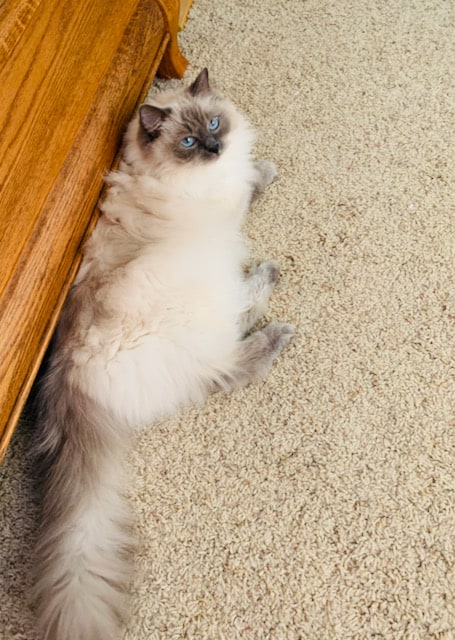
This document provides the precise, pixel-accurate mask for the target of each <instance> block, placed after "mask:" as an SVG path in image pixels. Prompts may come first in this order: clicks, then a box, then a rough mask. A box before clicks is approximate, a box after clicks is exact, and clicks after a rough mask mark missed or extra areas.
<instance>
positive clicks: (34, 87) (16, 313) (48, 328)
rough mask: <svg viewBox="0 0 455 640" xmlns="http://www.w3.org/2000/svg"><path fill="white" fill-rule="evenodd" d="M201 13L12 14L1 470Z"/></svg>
mask: <svg viewBox="0 0 455 640" xmlns="http://www.w3.org/2000/svg"><path fill="white" fill-rule="evenodd" d="M190 3H191V0H183V2H182V3H181V2H179V0H109V1H105V0H102V1H99V2H93V0H8V1H7V2H6V3H3V4H2V5H1V6H0V87H1V90H0V91H1V93H0V95H1V100H0V158H1V163H0V407H1V409H0V460H1V459H2V458H3V456H4V454H5V452H6V449H7V447H8V444H9V442H10V439H11V436H12V434H13V431H14V428H15V426H16V424H17V422H18V419H19V417H20V414H21V411H22V409H23V407H24V404H25V402H26V399H27V396H28V394H29V392H30V389H31V386H32V384H33V381H34V379H35V376H36V373H37V371H38V369H39V366H40V364H41V361H42V358H43V356H44V353H45V351H46V348H47V346H48V344H49V340H50V338H51V336H52V333H53V330H54V328H55V325H56V322H57V319H58V316H59V313H60V310H61V308H62V305H63V302H64V300H65V297H66V295H67V293H68V290H69V288H70V286H71V283H72V281H73V278H74V276H75V274H76V272H77V268H78V265H79V262H80V257H81V246H82V244H83V242H84V238H85V237H86V236H87V234H88V233H89V232H90V230H91V228H92V227H93V224H94V222H95V220H96V203H97V200H98V198H99V195H100V193H101V190H102V187H103V176H104V175H105V173H106V172H107V171H108V170H109V168H110V167H111V166H112V165H113V163H114V162H115V155H116V152H117V149H118V143H119V139H120V135H121V132H122V130H123V128H124V126H125V124H126V122H127V121H128V119H129V118H130V116H131V114H132V112H133V111H134V109H135V107H136V106H137V105H138V103H139V102H140V101H141V100H143V98H144V97H145V95H146V93H147V90H148V88H149V86H150V84H151V82H152V80H153V78H154V76H155V74H156V73H157V72H158V73H159V74H160V75H161V76H163V77H181V76H182V74H183V72H184V70H185V68H186V65H187V63H186V60H185V59H184V57H183V56H182V54H181V53H180V50H179V48H178V43H177V32H178V30H179V28H182V26H183V24H184V21H185V19H186V15H187V11H188V9H189V5H190ZM181 5H182V6H181Z"/></svg>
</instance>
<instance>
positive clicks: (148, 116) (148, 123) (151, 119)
mask: <svg viewBox="0 0 455 640" xmlns="http://www.w3.org/2000/svg"><path fill="white" fill-rule="evenodd" d="M169 113H170V111H169V109H160V108H159V107H154V106H153V105H151V104H143V105H142V106H141V107H140V109H139V122H140V123H141V127H142V129H143V131H144V132H145V133H146V134H147V136H148V137H149V138H150V139H151V140H154V139H155V138H157V137H158V136H159V133H160V129H161V125H162V124H163V121H164V120H165V119H166V118H167V117H168V115H169Z"/></svg>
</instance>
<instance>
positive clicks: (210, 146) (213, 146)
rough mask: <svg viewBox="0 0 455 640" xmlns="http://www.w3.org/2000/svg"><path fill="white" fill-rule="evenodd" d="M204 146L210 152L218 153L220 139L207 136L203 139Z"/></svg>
mask: <svg viewBox="0 0 455 640" xmlns="http://www.w3.org/2000/svg"><path fill="white" fill-rule="evenodd" d="M205 148H206V149H207V151H210V153H216V154H217V155H218V153H219V152H220V141H219V140H217V139H216V138H215V136H209V137H208V138H207V139H206V141H205Z"/></svg>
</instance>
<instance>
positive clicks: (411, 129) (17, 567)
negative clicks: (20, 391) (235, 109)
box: [0, 0, 455, 640]
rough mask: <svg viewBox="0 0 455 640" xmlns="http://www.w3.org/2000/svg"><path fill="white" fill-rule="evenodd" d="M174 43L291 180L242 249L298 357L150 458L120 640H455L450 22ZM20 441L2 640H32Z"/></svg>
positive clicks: (253, 13)
mask: <svg viewBox="0 0 455 640" xmlns="http://www.w3.org/2000/svg"><path fill="white" fill-rule="evenodd" d="M180 42H181V46H182V49H183V51H184V52H185V54H186V55H187V57H188V58H189V60H190V61H191V63H192V64H191V68H190V70H189V73H188V77H193V76H194V75H195V74H196V73H197V71H198V70H199V69H200V68H201V67H202V66H205V65H207V66H208V67H209V68H210V71H211V75H212V78H213V80H214V81H216V84H217V86H218V87H219V88H220V89H221V90H222V91H224V92H225V93H227V94H229V95H230V96H231V97H232V98H233V99H234V100H235V101H236V102H237V103H239V104H240V105H241V107H242V108H243V109H244V111H246V112H247V113H248V115H249V116H250V118H251V120H252V121H253V122H254V123H255V125H256V127H257V130H258V153H259V154H260V155H261V156H266V157H269V158H272V159H274V160H275V162H276V163H277V164H278V166H279V169H280V174H281V178H280V180H279V181H278V182H277V183H276V184H274V185H273V186H272V187H271V188H270V190H269V191H268V192H267V194H266V196H265V197H264V198H263V199H262V200H261V201H260V202H258V203H257V204H256V205H255V207H254V209H253V211H252V212H251V217H250V220H249V223H248V227H247V231H248V234H249V236H250V237H251V240H252V247H253V254H254V256H256V257H272V258H274V259H275V260H277V262H278V263H279V264H280V266H281V269H282V278H281V281H280V284H279V287H278V289H277V290H276V294H275V296H274V298H273V303H272V307H271V310H270V317H271V318H274V319H279V320H283V321H291V322H294V323H295V324H296V325H297V326H298V337H297V339H296V341H295V342H294V344H293V345H292V347H291V348H290V349H289V350H288V351H287V352H286V353H285V354H283V356H282V357H281V358H280V360H279V361H278V362H277V364H276V366H275V367H274V369H273V371H272V374H271V375H270V378H269V379H268V380H267V381H266V382H265V383H264V384H261V385H258V386H255V387H250V388H248V389H245V390H244V391H242V392H238V393H235V394H234V395H232V396H231V397H222V396H213V397H212V398H211V399H210V402H209V403H208V405H207V406H206V407H205V408H204V409H203V410H191V411H189V412H187V413H186V414H185V415H182V416H180V417H178V418H176V419H174V420H171V421H169V422H164V423H161V424H157V425H155V426H154V427H153V428H152V429H150V430H148V431H147V432H145V433H143V434H141V436H140V438H139V441H138V445H137V449H136V451H135V452H134V454H133V455H132V467H133V474H134V484H133V487H132V489H131V499H132V502H133V505H134V508H135V511H136V514H137V535H138V538H139V541H140V542H139V549H138V555H137V559H136V583H135V587H134V602H133V617H132V620H131V623H130V626H129V629H128V630H127V632H126V635H125V640H171V639H172V640H180V639H183V638H189V639H192V640H237V639H239V640H297V639H300V640H345V639H351V638H352V639H373V638H381V639H387V640H399V639H407V640H408V639H409V640H411V639H412V640H426V639H439V640H441V639H444V640H450V639H453V638H455V370H454V363H455V288H454V286H455V285H454V283H455V265H454V257H455V251H454V250H455V189H454V186H455V185H454V170H455V169H454V160H455V152H454V149H455V135H454V131H455V88H454V87H455V49H454V42H455V3H454V2H453V1H452V0H399V1H397V0H365V1H360V0H307V1H299V0H260V1H259V0H195V1H194V6H193V9H192V11H191V14H190V18H189V21H188V23H187V27H186V29H185V31H184V32H183V33H182V35H181V40H180ZM24 440H26V432H25V431H19V432H18V433H17V435H16V437H15V440H14V443H13V446H12V448H11V451H10V454H9V456H8V458H7V460H6V463H5V464H4V466H3V468H2V470H1V472H2V474H3V476H2V480H1V487H0V514H1V532H2V533H1V540H0V551H1V558H0V560H1V568H0V569H1V570H0V637H1V638H2V639H3V638H5V639H7V640H10V639H15V640H35V635H34V633H33V631H32V628H33V618H32V616H31V614H30V613H29V610H28V607H27V601H26V595H25V594H26V591H27V586H26V585H27V579H28V572H29V562H30V547H31V543H32V540H33V516H34V507H33V501H32V499H31V497H30V496H31V495H32V491H31V485H32V480H30V478H29V476H28V474H27V464H26V462H25V453H24V450H25V447H24Z"/></svg>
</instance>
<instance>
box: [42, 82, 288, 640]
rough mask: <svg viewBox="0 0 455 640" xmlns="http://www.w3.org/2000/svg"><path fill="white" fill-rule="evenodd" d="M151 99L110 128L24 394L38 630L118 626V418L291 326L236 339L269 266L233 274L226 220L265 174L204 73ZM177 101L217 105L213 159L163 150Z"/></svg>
mask: <svg viewBox="0 0 455 640" xmlns="http://www.w3.org/2000/svg"><path fill="white" fill-rule="evenodd" d="M156 109H157V110H156V111H154V112H150V113H151V115H152V116H156V118H155V119H156V121H157V122H158V125H157V126H159V128H158V129H157V130H156V131H155V130H152V128H151V127H152V126H155V123H154V121H153V122H152V124H151V125H150V126H149V124H148V123H146V124H147V126H149V131H148V132H147V131H145V130H144V126H143V123H142V122H141V116H140V115H138V116H136V117H135V118H134V120H133V121H132V123H131V125H130V127H129V129H128V131H127V133H126V136H125V143H124V149H123V161H122V163H121V165H120V168H119V171H117V172H114V173H111V174H110V175H109V177H108V183H109V185H110V188H109V191H108V194H107V197H106V199H105V200H104V202H103V204H102V212H103V215H102V216H101V218H100V220H99V222H98V224H97V227H96V229H95V231H94V233H93V235H92V237H91V239H90V240H89V241H88V243H87V246H86V249H85V255H84V261H83V264H82V267H81V269H80V272H79V274H78V277H77V280H76V283H75V286H74V287H73V289H72V291H71V293H70V296H69V299H68V301H67V304H66V306H65V309H64V311H63V314H62V317H61V320H60V323H59V326H58V329H57V333H56V336H55V341H54V346H53V350H52V353H51V356H50V365H49V371H48V373H47V375H46V377H45V379H44V382H43V384H42V387H41V391H40V399H39V405H38V407H39V408H38V410H39V415H40V420H41V422H42V429H41V437H40V438H41V439H40V444H39V454H40V456H41V458H42V467H43V469H44V480H43V510H42V523H41V528H40V532H39V543H38V547H37V554H36V556H37V561H36V566H35V575H36V585H35V594H36V598H37V601H38V623H39V628H40V631H41V633H42V636H43V638H44V640H113V639H115V638H117V637H118V635H119V633H120V625H121V620H122V617H123V612H124V594H125V592H126V591H127V587H128V581H129V571H130V564H129V560H128V555H129V548H130V542H131V541H130V538H129V534H128V522H129V515H128V508H127V506H126V505H125V502H124V500H123V497H122V489H123V487H124V478H123V472H122V466H123V456H124V452H125V450H127V448H128V444H129V440H130V437H131V432H132V429H133V428H134V426H135V425H137V424H150V423H152V422H153V421H154V420H156V419H157V418H162V417H163V416H166V415H169V414H171V413H174V412H176V411H178V410H179V409H180V408H181V407H182V406H184V405H187V404H188V403H195V402H196V403H201V402H203V401H204V399H205V398H206V396H207V394H208V393H209V392H210V391H212V390H213V389H216V388H222V389H225V390H229V389H231V388H233V387H235V386H240V385H243V384H247V383H248V382H250V381H251V380H254V379H257V378H259V377H262V376H263V375H265V373H266V372H267V370H268V368H269V367H270V364H271V362H272V360H273V358H274V357H275V356H276V355H277V354H278V353H279V352H280V351H281V349H282V348H283V347H284V346H286V344H287V343H288V342H289V340H290V339H291V337H292V334H293V329H292V327H291V326H290V325H280V324H273V325H269V327H267V328H266V329H265V330H263V331H257V332H255V333H253V334H251V335H249V336H247V337H245V333H246V332H247V331H249V329H250V328H251V326H252V324H253V323H254V322H255V321H256V319H257V317H259V315H261V313H263V312H264V310H265V307H266V303H267V300H268V297H269V296H270V293H271V291H272V288H273V285H274V283H275V281H276V278H277V276H278V271H277V269H276V267H275V266H274V265H273V264H272V263H262V265H260V266H259V267H257V268H253V269H252V271H251V272H250V274H249V276H247V277H245V276H244V273H243V263H244V261H245V259H246V257H247V247H246V244H245V241H244V239H243V237H242V235H241V225H242V222H243V219H244V216H245V213H246V211H247V209H248V206H249V203H250V201H251V198H252V197H253V196H254V195H255V193H256V192H259V191H262V189H263V188H264V186H265V185H266V184H268V182H270V181H271V180H272V179H273V176H274V169H273V166H272V165H271V164H270V163H268V164H267V163H265V164H264V163H262V164H261V163H255V162H253V160H252V159H251V147H252V143H253V133H252V131H251V129H250V126H249V125H248V123H247V122H246V120H245V119H244V118H243V116H241V115H240V114H239V113H238V111H237V110H236V109H235V107H234V106H233V105H232V104H231V103H230V102H229V101H227V100H224V99H221V98H220V97H219V96H218V95H217V94H215V93H214V92H212V91H211V89H210V88H209V86H208V75H207V72H206V71H205V70H204V71H203V72H202V73H201V74H200V75H199V76H198V78H197V80H196V81H195V83H193V85H191V86H190V88H189V89H187V90H182V91H180V92H178V93H177V94H167V93H166V94H164V95H163V96H161V97H159V99H158V100H157V103H156ZM160 110H161V111H160ZM188 113H190V114H195V115H194V117H195V118H196V119H198V118H199V119H200V118H201V117H202V116H204V114H208V115H207V118H210V117H211V116H213V114H214V113H215V114H218V113H220V114H221V115H222V117H223V118H224V122H225V123H226V131H227V133H226V134H225V135H224V136H223V138H222V140H221V139H220V145H221V144H222V152H221V153H219V154H218V155H217V157H216V158H213V159H209V160H207V159H205V160H201V159H199V160H195V161H185V162H184V161H182V160H181V158H176V157H175V156H174V155H173V154H172V144H176V143H177V144H178V140H177V142H176V143H175V142H173V140H172V137H173V135H174V133H175V131H176V130H177V131H180V130H181V129H182V127H185V126H188V125H187V124H185V123H186V121H187V119H188V117H189V116H187V114H188ZM201 114H202V115H201ZM148 115H150V114H148ZM151 120H152V118H151ZM181 153H183V152H181Z"/></svg>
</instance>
